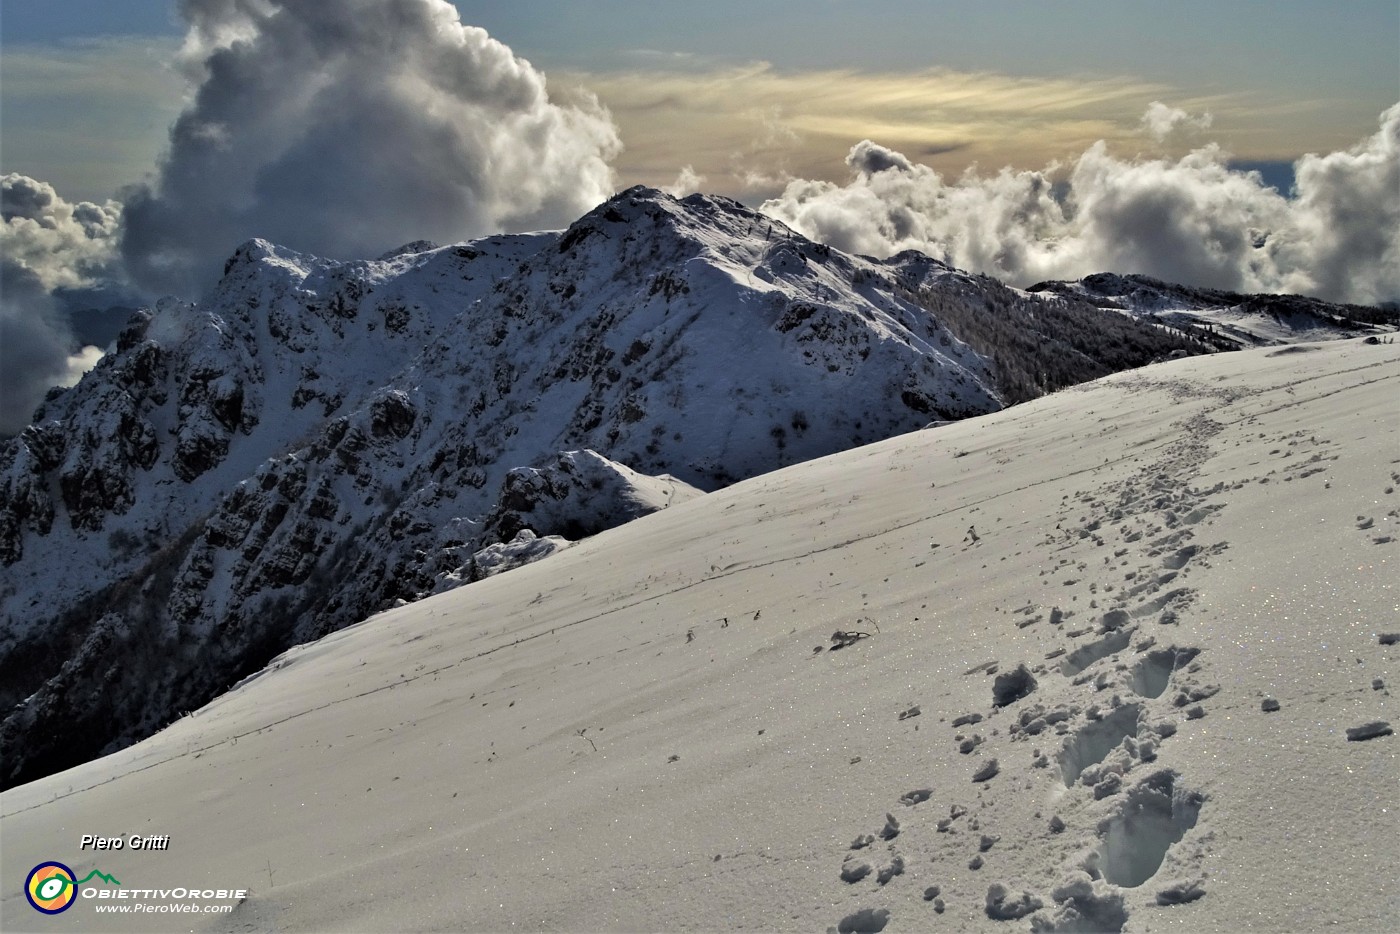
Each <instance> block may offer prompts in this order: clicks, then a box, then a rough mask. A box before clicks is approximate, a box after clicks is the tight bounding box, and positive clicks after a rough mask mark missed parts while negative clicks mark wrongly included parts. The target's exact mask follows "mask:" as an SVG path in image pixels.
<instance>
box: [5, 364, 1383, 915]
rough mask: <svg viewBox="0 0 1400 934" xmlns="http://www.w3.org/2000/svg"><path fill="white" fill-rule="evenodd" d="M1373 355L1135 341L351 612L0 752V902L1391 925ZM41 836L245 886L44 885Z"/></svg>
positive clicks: (55, 843) (127, 869)
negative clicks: (213, 681) (163, 717)
mask: <svg viewBox="0 0 1400 934" xmlns="http://www.w3.org/2000/svg"><path fill="white" fill-rule="evenodd" d="M1397 398H1400V346H1396V345H1391V344H1385V343H1381V344H1379V345H1367V344H1365V343H1364V342H1362V341H1360V340H1346V341H1336V342H1331V343H1327V344H1322V345H1317V346H1316V347H1315V348H1314V349H1313V350H1311V351H1310V352H1308V353H1293V354H1282V355H1278V354H1270V353H1269V352H1268V351H1263V350H1261V351H1242V352H1239V353H1234V354H1222V355H1218V356H1212V357H1198V358H1192V359H1186V360H1177V361H1173V362H1170V363H1166V364H1161V365H1157V366H1153V367H1148V368H1146V369H1142V370H1137V371H1131V372H1125V373H1120V374H1118V375H1115V376H1111V377H1108V378H1106V379H1103V380H1100V381H1098V382H1096V383H1092V384H1087V385H1084V386H1081V387H1076V388H1073V389H1069V390H1065V391H1062V392H1058V393H1055V394H1054V395H1051V396H1047V397H1045V398H1043V399H1039V400H1036V401H1034V402H1030V403H1027V404H1025V405H1020V406H1015V407H1012V408H1009V409H1006V410H1004V411H1001V412H998V413H995V414H992V415H987V416H983V417H978V418H973V419H969V420H966V421H961V422H957V423H955V424H951V425H945V426H943V427H940V428H938V429H937V430H936V431H916V432H913V433H910V434H906V435H902V436H899V437H896V438H893V439H891V440H889V441H885V442H881V443H879V444H875V445H872V446H868V447H863V448H858V449H855V450H851V451H847V452H845V453H842V454H837V455H834V456H831V457H827V458H823V459H821V460H817V461H812V462H808V463H804V464H798V465H796V466H793V467H789V468H786V469H783V470H780V471H777V472H774V473H769V474H765V475H763V476H760V477H757V478H755V479H752V480H748V481H745V482H742V483H738V484H736V485H734V486H732V487H729V488H726V489H724V490H721V491H719V492H715V493H710V494H707V495H703V496H698V497H696V498H693V499H690V500H688V501H685V502H676V503H674V504H673V505H671V506H670V508H668V509H666V510H664V511H662V512H657V513H654V514H652V515H649V516H646V517H644V518H641V519H638V520H636V521H634V522H631V523H629V524H627V525H625V526H622V527H620V528H616V529H613V530H611V531H608V532H604V533H602V534H600V535H597V536H595V537H592V538H588V539H586V540H583V541H580V542H577V543H576V544H574V545H572V546H570V547H569V548H567V549H564V550H562V551H560V552H559V553H558V554H555V555H553V556H551V557H549V558H548V559H547V560H544V561H542V562H540V563H536V564H530V565H527V566H525V567H521V568H518V569H516V570H511V571H509V572H507V573H501V574H497V575H495V576H490V577H487V578H486V579H483V580H480V581H477V582H476V583H472V584H468V585H466V586H463V587H460V588H458V589H455V590H452V591H451V592H448V593H444V594H441V595H438V596H435V597H431V598H429V599H426V600H423V601H421V602H418V603H414V604H411V605H408V606H404V607H401V608H399V609H395V610H391V611H389V612H386V613H383V614H380V615H378V616H375V617H372V618H370V619H369V620H366V621H365V622H363V623H360V624H358V625H356V626H353V627H351V628H349V629H345V630H342V631H340V632H336V633H334V634H332V635H329V636H327V637H325V638H323V639H321V640H320V641H317V642H312V643H308V644H305V645H301V646H298V647H296V648H293V649H291V650H289V651H287V652H285V653H284V654H283V655H281V656H280V657H279V658H278V659H277V660H276V661H275V662H274V663H273V664H272V665H270V666H269V667H268V669H266V670H265V671H264V672H263V673H262V674H261V675H260V676H258V677H255V678H252V679H249V680H247V681H245V682H244V683H242V684H240V685H239V686H237V687H236V688H234V689H233V690H231V691H230V692H229V693H227V694H225V695H223V696H222V697H220V698H219V699H217V700H215V701H214V702H213V703H211V704H209V705H208V706H206V707H204V708H203V709H200V710H197V711H194V712H193V713H191V714H190V715H189V716H186V717H183V718H181V719H178V720H176V721H175V722H174V723H172V724H170V725H169V726H168V727H167V728H166V729H164V730H163V731H162V732H160V733H158V734H156V735H155V736H153V737H152V738H150V739H148V740H146V741H144V742H142V743H140V744H138V745H135V746H132V747H130V748H127V749H125V750H122V751H121V752H118V753H115V754H113V755H110V756H108V757H106V758H103V759H99V760H96V761H93V762H90V763H87V764H85V765H82V766H80V767H77V768H74V769H71V770H69V771H66V772H62V773H59V774H56V775H53V776H50V777H48V778H44V779H41V780H39V781H36V782H32V783H30V784H27V785H23V786H20V787H17V788H14V789H11V790H9V791H7V792H5V793H4V794H3V795H0V836H3V840H4V847H3V850H0V879H3V880H4V884H3V889H2V891H0V928H3V929H4V930H20V929H26V930H27V929H40V930H97V931H106V930H123V931H175V930H189V929H194V930H201V931H203V930H210V931H261V930H277V931H325V930H354V931H375V930H453V931H458V930H475V931H500V930H521V931H532V930H590V931H591V930H599V931H602V930H642V929H645V930H695V931H713V930H738V929H750V930H753V929H759V930H774V931H813V930H817V931H826V930H835V931H838V932H841V931H850V932H855V931H884V930H887V931H911V930H939V929H941V930H957V931H1026V930H1036V931H1099V930H1123V931H1145V930H1148V929H1151V930H1173V931H1193V932H1237V931H1278V930H1314V929H1319V928H1322V927H1326V928H1327V929H1329V930H1339V931H1377V930H1385V929H1389V928H1393V927H1394V924H1395V919H1396V917H1397V916H1400V885H1397V882H1396V876H1395V873H1394V869H1393V867H1394V866H1395V865H1396V863H1397V862H1400V843H1397V841H1400V810H1397V808H1396V806H1395V789H1396V786H1397V778H1400V765H1397V763H1400V758H1397V757H1398V756H1400V746H1397V745H1396V743H1397V740H1396V737H1395V735H1394V732H1393V730H1392V729H1391V725H1392V724H1394V723H1395V722H1396V720H1397V719H1398V718H1397V711H1396V709H1395V704H1394V701H1393V698H1392V697H1391V690H1392V687H1391V686H1393V685H1396V684H1400V645H1398V644H1396V640H1394V639H1390V640H1388V641H1387V639H1385V638H1383V637H1384V636H1386V635H1387V634H1389V633H1393V632H1394V630H1395V628H1396V627H1395V624H1394V620H1395V607H1396V604H1397V599H1400V595H1397V580H1400V575H1397V573H1396V571H1397V556H1398V555H1400V543H1397V538H1400V534H1398V533H1397V526H1400V493H1397V492H1396V490H1397V488H1400V416H1398V415H1397V411H1396V407H1395V400H1396V399H1397ZM974 530H975V534H974ZM526 544H529V543H528V542H527V543H526ZM522 547H523V546H522ZM833 633H834V634H835V635H833ZM833 649H839V651H834V650H833ZM1264 699H1268V700H1271V701H1273V702H1274V703H1273V704H1272V705H1261V700H1264ZM1349 731H1351V732H1350V734H1349ZM911 789H914V790H913V791H911ZM1319 828H1324V829H1325V830H1324V832H1318V829H1319ZM137 831H139V832H141V833H155V834H169V835H170V846H169V849H168V850H166V851H159V852H133V851H131V850H130V849H126V850H122V851H108V852H101V853H98V852H93V851H92V850H80V849H79V848H78V843H79V836H80V835H81V834H84V833H92V834H99V835H118V834H122V835H126V834H130V833H133V832H137ZM853 841H854V842H853ZM44 860H60V861H62V862H64V863H66V864H67V865H68V866H70V867H72V869H73V870H74V871H75V872H76V873H79V874H80V876H81V875H87V874H88V873H89V872H91V871H93V870H100V871H102V872H104V873H109V874H111V875H113V876H115V877H116V878H118V879H120V880H121V882H122V887H123V889H134V888H143V889H144V888H151V889H159V888H164V887H170V886H195V885H198V886H208V887H211V888H246V889H248V890H249V894H248V897H247V898H246V899H244V900H243V901H241V902H240V903H239V904H237V906H236V907H235V908H234V910H233V911H232V912H231V913H230V914H225V915H177V914H144V915H105V916H104V917H102V918H100V919H99V918H97V917H96V909H97V907H98V901H99V900H98V899H96V898H87V899H79V901H78V903H77V904H76V905H74V907H73V908H72V909H71V910H70V911H68V912H65V914H64V916H62V917H58V918H46V917H44V916H41V915H39V914H38V913H37V912H35V911H34V910H33V909H32V908H30V907H29V906H28V905H27V904H26V902H25V899H24V896H23V894H22V891H21V889H22V882H23V880H24V878H25V875H26V873H28V872H29V870H30V869H31V868H33V867H34V866H35V865H36V864H38V863H40V862H42V861H44ZM154 901H157V902H158V901H159V899H154Z"/></svg>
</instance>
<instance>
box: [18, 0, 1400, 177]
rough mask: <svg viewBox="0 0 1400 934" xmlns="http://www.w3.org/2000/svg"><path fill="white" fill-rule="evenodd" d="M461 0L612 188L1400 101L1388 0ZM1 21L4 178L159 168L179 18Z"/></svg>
mask: <svg viewBox="0 0 1400 934" xmlns="http://www.w3.org/2000/svg"><path fill="white" fill-rule="evenodd" d="M456 6H457V8H458V9H459V10H460V11H461V15H462V19H463V21H464V22H467V23H471V24H475V25H479V26H482V27H483V28H485V29H487V30H488V31H489V32H490V33H491V34H492V35H493V36H495V37H496V38H498V39H500V40H502V41H503V42H505V43H506V44H507V45H509V46H510V47H511V48H512V49H513V50H514V51H515V52H516V53H517V54H519V55H522V56H524V57H525V58H528V59H529V60H530V61H531V62H532V63H533V64H534V65H535V66H537V67H539V68H541V69H543V70H544V71H545V72H546V74H547V75H548V76H549V79H550V82H551V89H552V91H557V92H558V93H560V94H563V95H567V94H569V93H571V92H572V91H573V90H575V89H577V88H586V89H588V90H589V91H592V92H594V93H597V94H598V95H599V96H600V97H601V99H602V101H603V103H604V104H606V105H607V106H608V107H609V108H610V110H611V111H612V112H613V115H614V118H615V119H616V121H617V122H618V124H619V126H620V129H621V134H622V139H623V142H624V145H625V146H626V149H625V151H624V152H623V154H622V156H621V157H619V159H618V161H617V163H616V164H617V169H618V174H619V180H620V183H628V182H632V181H643V182H648V183H652V184H661V183H664V182H665V181H666V180H668V179H671V178H674V177H675V176H676V173H677V172H678V171H679V170H680V168H681V167H682V166H683V165H687V164H689V165H692V166H693V167H694V170H695V172H696V174H698V175H701V176H704V177H705V178H706V179H707V180H709V182H710V186H709V187H711V188H713V189H715V190H720V191H724V192H725V193H728V194H734V195H740V196H743V195H745V194H746V192H745V188H746V186H747V187H748V188H749V189H753V190H752V191H749V192H748V194H749V195H753V194H755V193H756V194H758V195H762V194H765V193H768V189H771V188H772V185H768V186H767V187H766V188H765V185H764V181H765V179H770V180H771V179H774V178H777V177H780V176H781V175H783V174H785V173H789V174H796V175H801V176H804V177H818V178H839V177H841V176H842V175H843V173H844V172H845V167H844V164H843V162H842V159H843V158H844V156H845V154H846V152H847V150H848V149H849V147H850V145H851V144H853V143H855V142H857V141H858V140H859V139H860V138H862V137H866V136H868V137H870V138H872V139H875V140H877V141H878V142H881V143H883V144H885V145H889V146H892V147H893V148H896V149H899V150H900V151H903V152H907V153H909V154H910V155H911V156H912V157H913V158H916V159H918V160H920V161H925V162H927V163H928V164H930V165H932V166H933V167H934V168H935V169H937V170H939V171H941V172H944V173H956V172H959V171H961V170H962V169H964V168H966V167H967V166H968V165H970V164H973V163H975V164H977V165H978V166H979V167H980V168H981V169H982V170H988V169H995V168H998V167H1000V166H1001V165H1004V164H1005V165H1013V166H1016V167H1018V168H1036V167H1040V166H1043V165H1045V164H1047V163H1049V162H1051V161H1052V160H1065V159H1067V158H1072V157H1073V156H1074V155H1075V154H1076V153H1077V152H1080V151H1082V150H1083V148H1084V147H1085V146H1086V145H1088V144H1089V143H1091V142H1092V141H1093V140H1094V139H1097V138H1107V139H1109V140H1110V141H1111V142H1115V143H1116V145H1119V146H1120V147H1131V146H1134V145H1139V144H1140V141H1139V140H1137V138H1136V137H1135V133H1136V130H1137V128H1136V120H1137V118H1138V117H1139V116H1140V115H1141V114H1142V112H1143V109H1144V108H1145V106H1146V105H1147V104H1148V103H1149V102H1150V101H1152V100H1156V99H1160V100H1163V101H1165V102H1167V103H1168V104H1170V105H1172V106H1174V107H1181V108H1183V109H1185V110H1187V111H1190V112H1192V113H1204V112H1209V113H1211V114H1212V115H1213V122H1212V125H1211V127H1210V131H1209V134H1208V136H1209V138H1210V139H1212V140H1218V141H1219V142H1221V143H1222V145H1224V146H1225V147H1226V148H1227V149H1229V150H1230V151H1231V152H1232V153H1234V154H1235V155H1236V156H1237V157H1238V158H1239V159H1240V160H1242V161H1250V162H1252V163H1261V164H1264V165H1265V166H1266V167H1267V165H1268V164H1269V163H1275V162H1280V161H1282V162H1288V161H1291V160H1292V159H1294V158H1296V157H1297V156H1299V155H1301V154H1302V153H1304V152H1308V151H1331V150H1333V149H1338V148H1345V147H1346V146H1349V145H1351V144H1353V143H1354V142H1356V141H1357V140H1359V139H1361V138H1363V137H1364V136H1366V135H1367V134H1368V133H1369V132H1372V131H1373V130H1374V127H1375V119H1376V115H1377V114H1378V113H1380V111H1382V110H1383V109H1385V108H1386V107H1387V106H1389V105H1390V104H1393V103H1394V102H1395V101H1396V100H1397V99H1400V51H1397V50H1400V4H1397V3H1395V2H1394V0H1379V2H1377V0H1348V2H1347V3H1346V4H1344V5H1340V6H1339V5H1335V4H1327V3H1321V2H1301V0H1273V2H1267V3H1263V2H1250V0H1245V2H1239V0H1237V2H1231V3H1224V4H1222V3H1218V2H1213V3H1207V2H1199V0H1174V2H1172V3H1170V4H1162V3H1140V2H1124V0H1061V2H1056V3H1041V2H1007V0H984V2H975V3H974V2H947V0H884V2H873V3H855V2H847V0H815V2H803V3H795V2H752V0H750V2H737V0H713V2H709V3H706V4H678V3H656V2H642V0H594V2H587V3H580V2H563V0H534V2H529V3H515V4H506V3H500V2H498V0H491V2H483V0H462V2H458V3H457V4H456ZM0 27H2V30H0V68H3V76H0V77H3V83H0V95H3V111H0V167H3V168H4V169H5V170H6V171H19V172H24V173H26V174H30V175H34V176H35V177H39V178H43V179H45V180H48V181H51V182H53V183H54V184H55V185H56V186H57V187H58V189H59V190H60V191H61V192H64V193H65V194H67V195H71V196H73V197H82V198H99V197H104V196H108V195H110V194H111V193H112V192H114V191H115V190H116V189H117V188H118V187H119V186H121V185H123V184H126V183H128V182H132V181H137V180H139V179H140V178H141V177H142V175H143V174H144V173H148V172H149V171H150V170H151V168H152V166H153V165H154V162H155V159H156V158H157V156H158V154H159V153H160V151H161V149H162V147H163V145H164V140H165V130H166V127H167V126H168V125H169V123H170V121H171V120H172V119H173V118H174V116H175V115H176V114H177V113H178V110H179V108H180V106H181V103H182V99H183V94H184V93H185V90H186V89H185V86H184V85H183V83H182V81H181V79H180V78H179V76H178V75H177V74H176V73H175V72H174V71H173V70H172V69H171V68H170V67H169V60H170V58H171V56H172V55H173V52H174V51H175V49H176V48H177V46H178V42H179V39H180V36H181V34H182V24H181V23H180V21H179V19H178V16H177V15H176V13H175V11H174V8H173V4H171V3H170V2H168V0H124V2H122V3H112V2H99V0H65V2H62V3H52V2H41V0H9V2H7V3H6V5H5V7H4V11H3V20H0ZM851 77H854V78H855V79H858V80H856V81H854V83H852V82H851V81H848V80H847V79H848V78H851ZM945 91H946V92H947V93H945ZM862 95H864V96H862ZM921 101H922V102H927V103H924V104H921V103H919V102H921ZM959 102H961V103H959ZM976 114H982V115H984V116H985V118H984V119H972V117H973V116H974V115H976ZM1200 141H1201V140H1200V139H1193V140H1186V139H1183V140H1180V141H1179V143H1178V148H1180V147H1182V146H1187V145H1194V144H1197V143H1199V142H1200Z"/></svg>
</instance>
